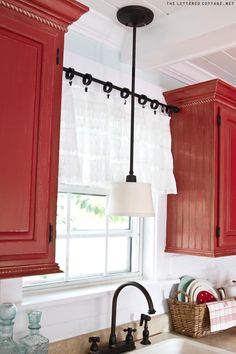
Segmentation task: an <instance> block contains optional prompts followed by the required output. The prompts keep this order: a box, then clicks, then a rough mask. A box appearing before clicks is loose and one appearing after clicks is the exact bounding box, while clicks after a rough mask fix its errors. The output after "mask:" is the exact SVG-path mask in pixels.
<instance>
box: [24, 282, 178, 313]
mask: <svg viewBox="0 0 236 354" xmlns="http://www.w3.org/2000/svg"><path fill="white" fill-rule="evenodd" d="M132 280H134V279H132ZM137 280H138V282H140V283H141V284H142V285H143V286H145V287H149V286H153V285H155V286H157V287H160V288H165V287H170V286H171V285H173V284H176V283H179V279H164V280H156V281H154V280H140V279H137ZM125 281H128V280H127V279H126V280H125ZM122 283H123V281H122V282H119V283H113V284H106V285H96V286H88V287H83V288H71V289H65V288H54V289H53V291H52V289H50V290H49V291H47V290H44V291H42V290H40V291H37V290H34V291H30V292H29V291H26V292H24V294H23V299H22V302H21V304H18V308H22V309H24V310H27V309H32V308H33V307H34V308H35V307H37V308H38V309H42V308H45V307H49V306H52V305H53V306H55V305H64V304H66V303H71V302H78V301H84V300H88V299H94V298H99V297H103V296H105V295H113V293H114V291H115V290H116V288H117V287H118V286H119V285H121V284H122Z"/></svg>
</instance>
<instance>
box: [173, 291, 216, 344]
mask: <svg viewBox="0 0 236 354" xmlns="http://www.w3.org/2000/svg"><path fill="white" fill-rule="evenodd" d="M179 293H182V294H184V295H185V296H186V297H187V298H188V301H190V299H189V296H188V295H187V294H186V293H184V292H183V291H177V292H176V296H175V298H170V299H168V300H167V302H168V306H169V310H170V315H171V320H172V325H173V330H174V331H175V332H177V333H180V334H183V335H185V336H189V337H194V338H199V337H203V336H206V335H208V334H210V318H209V310H208V307H207V305H206V304H195V303H193V302H181V301H178V299H177V295H178V294H179Z"/></svg>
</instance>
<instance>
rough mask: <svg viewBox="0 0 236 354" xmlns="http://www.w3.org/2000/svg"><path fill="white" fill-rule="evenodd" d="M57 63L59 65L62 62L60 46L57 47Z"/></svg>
mask: <svg viewBox="0 0 236 354" xmlns="http://www.w3.org/2000/svg"><path fill="white" fill-rule="evenodd" d="M56 63H57V65H58V64H60V49H59V48H57V55H56Z"/></svg>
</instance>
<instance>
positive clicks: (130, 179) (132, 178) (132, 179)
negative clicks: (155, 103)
mask: <svg viewBox="0 0 236 354" xmlns="http://www.w3.org/2000/svg"><path fill="white" fill-rule="evenodd" d="M135 68H136V27H135V26H134V27H133V47H132V80H131V121H130V165H129V175H128V176H126V182H136V176H135V175H134V171H133V164H134V109H135Z"/></svg>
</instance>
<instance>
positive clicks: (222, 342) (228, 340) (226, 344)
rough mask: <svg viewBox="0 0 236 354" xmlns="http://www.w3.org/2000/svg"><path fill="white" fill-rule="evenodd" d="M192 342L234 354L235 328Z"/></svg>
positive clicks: (235, 342)
mask: <svg viewBox="0 0 236 354" xmlns="http://www.w3.org/2000/svg"><path fill="white" fill-rule="evenodd" d="M194 340H196V341H197V342H199V343H204V344H208V345H212V346H214V347H218V348H222V349H225V350H229V351H231V352H234V353H236V327H233V328H230V329H227V330H225V331H222V332H217V333H215V334H211V335H209V336H206V337H202V338H198V339H194Z"/></svg>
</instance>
